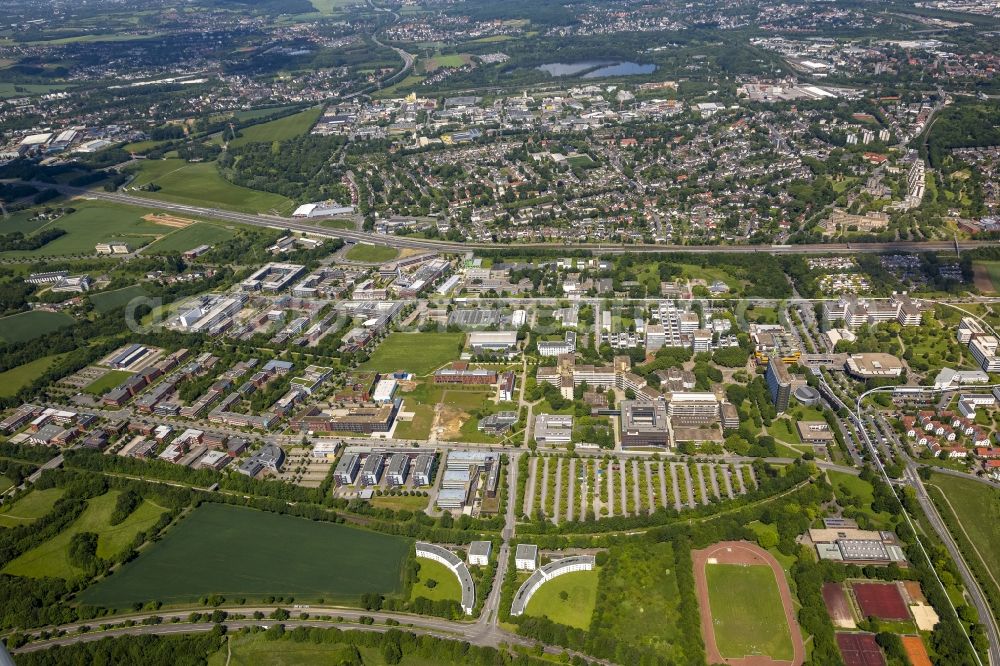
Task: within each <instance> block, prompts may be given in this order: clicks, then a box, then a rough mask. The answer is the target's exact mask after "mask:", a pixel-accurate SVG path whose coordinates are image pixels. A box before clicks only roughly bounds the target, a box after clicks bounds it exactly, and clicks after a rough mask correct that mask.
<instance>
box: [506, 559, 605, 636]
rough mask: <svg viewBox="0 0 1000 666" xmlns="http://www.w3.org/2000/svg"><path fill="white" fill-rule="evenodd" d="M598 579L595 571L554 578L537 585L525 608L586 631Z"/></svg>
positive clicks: (528, 611) (530, 612)
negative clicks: (564, 594) (564, 595)
mask: <svg viewBox="0 0 1000 666" xmlns="http://www.w3.org/2000/svg"><path fill="white" fill-rule="evenodd" d="M597 581H598V572H597V571H574V572H573V573H568V574H563V575H562V576H559V577H558V578H553V579H552V580H551V581H549V582H547V583H545V584H544V585H542V586H541V587H540V588H538V591H537V592H535V594H534V596H533V597H531V601H529V602H528V607H527V608H526V609H525V611H524V612H525V614H527V615H534V616H535V617H542V616H545V617H547V618H549V619H550V620H552V621H553V622H558V623H559V624H565V625H567V626H570V627H576V628H578V629H583V630H584V631H586V630H587V629H589V628H590V616H591V615H593V614H594V605H595V604H596V603H597ZM563 592H565V593H566V598H565V599H563V598H562V596H561V594H562V593H563Z"/></svg>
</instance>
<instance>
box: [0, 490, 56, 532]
mask: <svg viewBox="0 0 1000 666" xmlns="http://www.w3.org/2000/svg"><path fill="white" fill-rule="evenodd" d="M62 495H63V490H62V488H46V489H45V490H32V491H31V492H30V493H28V494H27V495H24V496H22V497H21V498H20V499H19V500H17V501H16V502H14V503H13V504H7V505H4V507H3V508H2V509H0V527H18V526H20V525H28V524H31V523H33V522H35V521H36V520H38V519H39V518H41V517H42V516H44V515H45V514H47V513H48V512H49V511H51V510H52V507H53V506H55V504H56V501H58V499H59V498H60V497H62Z"/></svg>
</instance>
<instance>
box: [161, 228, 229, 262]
mask: <svg viewBox="0 0 1000 666" xmlns="http://www.w3.org/2000/svg"><path fill="white" fill-rule="evenodd" d="M235 235H236V233H235V232H234V231H233V230H231V229H228V228H226V227H224V226H222V225H221V224H209V223H207V222H196V223H195V224H192V225H191V226H188V227H184V228H183V229H178V230H177V231H174V232H172V233H171V234H169V235H167V236H164V237H163V238H161V239H160V240H158V241H156V242H155V243H153V244H152V245H150V246H149V247H146V248H144V249H143V251H142V253H143V254H144V255H147V254H167V253H169V252H187V251H188V250H190V249H192V248H196V247H198V246H199V245H216V244H218V243H221V242H222V241H226V240H229V239H230V238H232V237H233V236H235Z"/></svg>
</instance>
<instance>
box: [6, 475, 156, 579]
mask: <svg viewBox="0 0 1000 666" xmlns="http://www.w3.org/2000/svg"><path fill="white" fill-rule="evenodd" d="M119 494H120V493H119V492H118V491H117V490H111V491H109V492H107V493H105V494H104V495H101V496H100V497H94V498H92V499H90V500H87V508H86V509H84V511H83V513H82V514H80V517H79V518H77V519H76V520H75V521H73V523H72V524H71V525H70V526H69V527H68V528H67V529H65V530H63V531H62V532H60V533H59V534H57V535H56V536H54V537H53V538H51V539H49V540H48V541H46V542H45V543H43V544H41V545H39V546H37V547H35V548H32V549H31V550H29V551H28V552H26V553H24V554H23V555H21V556H20V557H18V558H16V559H14V560H12V561H11V562H9V563H8V564H7V566H6V567H4V569H3V572H4V573H8V574H12V575H14V576H28V577H30V578H44V577H46V576H51V577H54V578H72V577H73V576H76V575H79V574H81V573H83V571H82V570H80V569H77V568H76V567H75V566H73V565H72V564H71V563H70V561H69V544H70V541H71V540H72V538H73V535H74V534H77V533H78V532H95V533H96V534H97V535H98V540H97V556H98V557H110V556H113V555H117V554H118V553H120V552H122V551H123V550H125V549H126V548H127V547H128V546H129V545H130V544H131V543H132V540H133V539H135V537H136V535H138V534H139V533H140V532H144V531H145V530H148V529H149V528H150V527H152V526H153V525H154V524H156V521H157V520H159V518H160V515H162V514H163V512H164V511H166V509H164V508H162V507H159V506H156V505H155V504H151V503H150V502H148V501H147V502H143V503H142V504H141V505H140V506H139V508H138V509H136V510H135V511H134V512H133V513H132V515H130V516H129V517H128V518H126V519H125V520H124V521H123V522H121V523H119V524H118V525H114V526H112V525H110V520H111V513H112V512H113V511H114V509H115V500H116V499H117V498H118V495H119Z"/></svg>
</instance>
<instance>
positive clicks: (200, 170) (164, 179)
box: [130, 159, 294, 233]
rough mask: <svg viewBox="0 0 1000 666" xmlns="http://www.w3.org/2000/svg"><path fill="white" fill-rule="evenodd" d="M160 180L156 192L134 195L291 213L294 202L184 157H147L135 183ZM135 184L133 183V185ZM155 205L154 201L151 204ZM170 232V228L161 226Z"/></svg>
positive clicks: (244, 210) (249, 209) (252, 211)
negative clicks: (227, 177)
mask: <svg viewBox="0 0 1000 666" xmlns="http://www.w3.org/2000/svg"><path fill="white" fill-rule="evenodd" d="M149 183H156V185H158V186H159V187H160V188H161V189H160V190H158V191H156V192H141V191H138V192H132V193H133V194H136V195H139V196H143V197H148V198H150V199H159V200H161V201H171V202H175V203H183V204H191V205H195V206H208V207H211V208H224V209H228V210H235V211H241V212H244V213H257V212H270V211H275V212H278V213H282V214H284V213H290V212H292V209H293V208H294V204H293V202H292V201H291V200H290V199H286V198H285V197H283V196H281V195H279V194H271V193H270V192H260V191H258V190H251V189H249V188H246V187H240V186H239V185H233V184H232V183H230V182H229V181H228V180H226V179H225V178H223V177H222V175H221V174H220V173H219V170H218V169H217V168H216V165H215V163H214V162H196V163H188V162H185V161H184V160H180V159H168V160H146V161H145V162H143V163H142V166H141V167H140V168H139V171H138V174H137V175H136V179H135V181H134V182H133V183H132V185H134V186H140V185H146V184H149ZM130 187H131V186H130ZM151 205H153V204H151ZM161 228H163V229H164V230H165V231H164V233H165V232H166V231H169V229H167V228H166V227H161Z"/></svg>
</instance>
